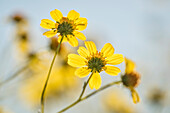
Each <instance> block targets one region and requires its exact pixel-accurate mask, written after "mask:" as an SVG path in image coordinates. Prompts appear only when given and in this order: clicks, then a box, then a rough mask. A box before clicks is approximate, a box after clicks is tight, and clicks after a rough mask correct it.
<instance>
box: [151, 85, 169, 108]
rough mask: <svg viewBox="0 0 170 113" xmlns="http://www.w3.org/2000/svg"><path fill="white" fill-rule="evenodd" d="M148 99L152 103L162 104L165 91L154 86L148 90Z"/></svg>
mask: <svg viewBox="0 0 170 113" xmlns="http://www.w3.org/2000/svg"><path fill="white" fill-rule="evenodd" d="M149 92H150V93H149V96H148V99H149V101H150V102H151V103H152V104H156V105H163V104H164V102H165V98H166V92H165V91H163V90H162V89H159V88H154V89H152V90H150V91H149Z"/></svg>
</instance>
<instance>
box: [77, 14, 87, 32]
mask: <svg viewBox="0 0 170 113" xmlns="http://www.w3.org/2000/svg"><path fill="white" fill-rule="evenodd" d="M75 24H76V30H79V31H83V30H84V29H86V27H87V19H86V18H82V17H80V18H79V19H77V20H76V21H75Z"/></svg>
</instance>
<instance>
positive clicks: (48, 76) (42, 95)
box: [41, 37, 63, 113]
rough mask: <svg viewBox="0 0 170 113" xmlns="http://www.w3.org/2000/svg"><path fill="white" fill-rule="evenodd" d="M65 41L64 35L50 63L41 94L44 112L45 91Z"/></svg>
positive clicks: (42, 110)
mask: <svg viewBox="0 0 170 113" xmlns="http://www.w3.org/2000/svg"><path fill="white" fill-rule="evenodd" d="M62 41H63V37H62V38H61V41H60V43H59V45H58V47H57V49H56V52H55V54H54V57H53V60H52V62H51V65H50V69H49V71H48V75H47V79H46V81H45V84H44V88H43V91H42V94H41V112H42V113H44V95H45V91H46V88H47V84H48V81H49V78H50V75H51V71H52V68H53V65H54V62H55V59H56V56H57V54H58V52H59V50H60V46H61V43H62Z"/></svg>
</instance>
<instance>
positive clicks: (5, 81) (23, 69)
mask: <svg viewBox="0 0 170 113" xmlns="http://www.w3.org/2000/svg"><path fill="white" fill-rule="evenodd" d="M28 66H29V65H25V66H24V67H22V68H21V69H19V70H18V71H17V72H15V73H14V74H13V75H12V76H10V77H9V78H7V79H6V80H4V81H2V82H1V83H0V87H2V86H3V85H5V84H7V83H8V82H10V81H11V80H13V79H15V78H16V77H17V76H19V75H20V74H21V73H22V72H24V71H25V70H26V69H27V68H28Z"/></svg>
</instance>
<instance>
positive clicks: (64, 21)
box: [40, 9, 87, 47]
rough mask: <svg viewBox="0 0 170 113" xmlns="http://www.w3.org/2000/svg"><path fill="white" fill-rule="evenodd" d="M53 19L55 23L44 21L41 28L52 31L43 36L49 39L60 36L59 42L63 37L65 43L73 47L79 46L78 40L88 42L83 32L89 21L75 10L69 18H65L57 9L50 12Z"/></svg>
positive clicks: (69, 14)
mask: <svg viewBox="0 0 170 113" xmlns="http://www.w3.org/2000/svg"><path fill="white" fill-rule="evenodd" d="M50 15H51V17H52V18H53V19H54V20H55V22H53V21H51V20H49V19H42V20H41V24H40V26H41V27H43V28H45V29H50V31H47V32H45V33H44V34H43V35H45V36H47V37H48V38H50V37H53V36H55V35H56V34H58V36H59V40H58V41H59V42H60V40H61V39H62V37H63V42H66V41H68V42H69V43H70V45H72V46H73V47H76V46H78V40H77V39H76V37H77V38H79V39H80V40H86V37H85V36H84V34H83V33H81V32H79V31H83V30H84V29H85V28H86V27H87V19H86V18H83V17H80V14H79V13H77V12H76V11H74V10H71V11H70V12H69V13H68V15H67V17H63V14H62V13H61V12H60V11H59V10H57V9H55V10H53V11H51V12H50Z"/></svg>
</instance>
